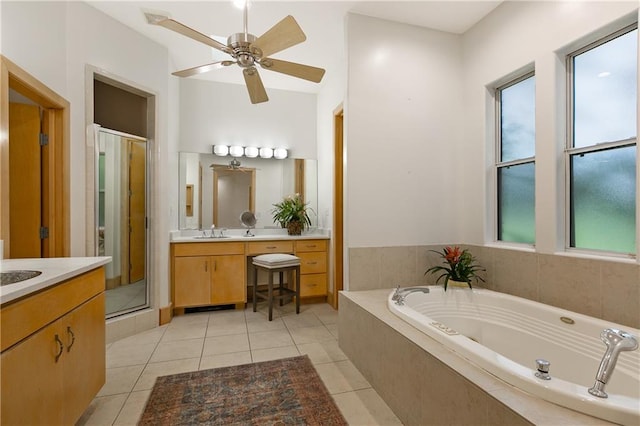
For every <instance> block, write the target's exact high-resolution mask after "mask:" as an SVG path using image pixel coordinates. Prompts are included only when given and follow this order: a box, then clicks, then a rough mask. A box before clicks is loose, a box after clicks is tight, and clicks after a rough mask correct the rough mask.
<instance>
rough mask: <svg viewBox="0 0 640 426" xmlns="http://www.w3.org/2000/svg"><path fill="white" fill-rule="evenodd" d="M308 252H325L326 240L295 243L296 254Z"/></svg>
mask: <svg viewBox="0 0 640 426" xmlns="http://www.w3.org/2000/svg"><path fill="white" fill-rule="evenodd" d="M308 251H327V240H302V241H296V253H302V252H308Z"/></svg>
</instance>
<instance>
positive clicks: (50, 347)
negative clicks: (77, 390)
mask: <svg viewBox="0 0 640 426" xmlns="http://www.w3.org/2000/svg"><path fill="white" fill-rule="evenodd" d="M102 315H103V318H104V312H103V314H102ZM62 329H63V328H62V320H58V321H55V322H53V323H51V324H49V325H48V326H46V327H44V328H43V329H42V330H40V331H39V332H37V333H35V334H33V335H31V336H30V337H28V338H26V339H25V340H23V341H22V342H20V343H18V344H17V345H15V346H14V347H12V348H11V349H8V350H6V351H4V352H2V356H1V358H0V374H1V375H2V376H1V379H0V380H1V382H2V384H1V387H2V398H0V402H1V407H0V415H1V417H0V419H1V421H0V423H1V424H3V425H45V424H51V425H54V424H55V425H59V424H63V411H64V410H63V408H62V407H63V405H64V402H65V398H64V391H63V377H64V374H63V369H62V368H61V363H62V362H63V359H62V356H63V355H64V353H63V351H64V348H63V347H62V348H61V346H60V345H63V343H62V339H64V335H63V334H62ZM56 336H57V339H56ZM102 350H103V351H104V345H103V346H102ZM57 354H60V357H59V358H58V360H57V361H56V355H57Z"/></svg>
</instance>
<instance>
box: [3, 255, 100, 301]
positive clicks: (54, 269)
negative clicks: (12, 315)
mask: <svg viewBox="0 0 640 426" xmlns="http://www.w3.org/2000/svg"><path fill="white" fill-rule="evenodd" d="M110 262H111V257H110V256H100V257H55V258H42V259H5V260H2V261H1V262H0V271H1V272H8V271H15V270H29V271H40V272H42V274H40V275H38V276H37V277H34V278H31V279H28V280H24V281H20V282H17V283H14V284H8V285H3V286H0V304H3V303H7V302H11V301H12V300H15V299H17V298H19V297H23V296H26V295H28V294H30V293H33V292H36V291H38V290H42V289H44V288H47V287H50V286H52V285H55V284H58V283H59V282H62V281H65V280H68V279H69V278H73V277H75V276H77V275H80V274H82V273H84V272H87V271H90V270H92V269H95V268H97V267H99V266H102V265H106V264H107V263H110Z"/></svg>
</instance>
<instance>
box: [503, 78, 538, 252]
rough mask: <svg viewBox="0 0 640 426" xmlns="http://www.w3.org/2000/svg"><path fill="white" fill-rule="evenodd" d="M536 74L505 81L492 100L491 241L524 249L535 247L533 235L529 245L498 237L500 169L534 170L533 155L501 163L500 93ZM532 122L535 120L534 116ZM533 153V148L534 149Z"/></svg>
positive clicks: (534, 158)
mask: <svg viewBox="0 0 640 426" xmlns="http://www.w3.org/2000/svg"><path fill="white" fill-rule="evenodd" d="M535 75H536V72H535V69H531V70H529V71H526V72H524V73H523V74H520V75H519V76H518V77H516V78H512V79H510V80H509V81H507V82H506V83H504V84H501V85H499V86H496V87H495V89H494V99H495V147H494V152H495V158H494V164H493V171H494V173H493V176H494V179H493V180H494V182H493V188H494V191H495V197H494V202H493V205H494V212H495V214H494V218H493V223H494V232H493V239H494V241H495V242H497V243H500V244H505V245H515V246H524V247H535V235H534V242H533V244H531V243H520V242H516V241H505V240H501V239H499V237H500V218H501V211H500V188H499V187H498V185H499V178H498V176H499V175H500V169H502V168H508V167H511V166H520V165H524V164H529V163H533V164H534V168H535V160H536V157H535V153H534V155H533V156H530V157H525V158H519V159H517V160H509V161H502V91H503V90H505V89H508V88H509V87H511V86H515V85H516V84H518V83H521V82H523V81H524V80H527V79H528V78H531V77H535ZM534 120H535V116H534ZM534 151H535V148H534ZM534 191H535V175H534ZM533 215H534V218H535V216H536V211H535V206H534V211H533ZM534 233H535V229H534Z"/></svg>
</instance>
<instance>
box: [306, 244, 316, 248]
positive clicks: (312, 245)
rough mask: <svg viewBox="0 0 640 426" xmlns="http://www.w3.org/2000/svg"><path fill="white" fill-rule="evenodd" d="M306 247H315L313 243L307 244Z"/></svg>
mask: <svg viewBox="0 0 640 426" xmlns="http://www.w3.org/2000/svg"><path fill="white" fill-rule="evenodd" d="M307 248H316V245H315V244H307Z"/></svg>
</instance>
